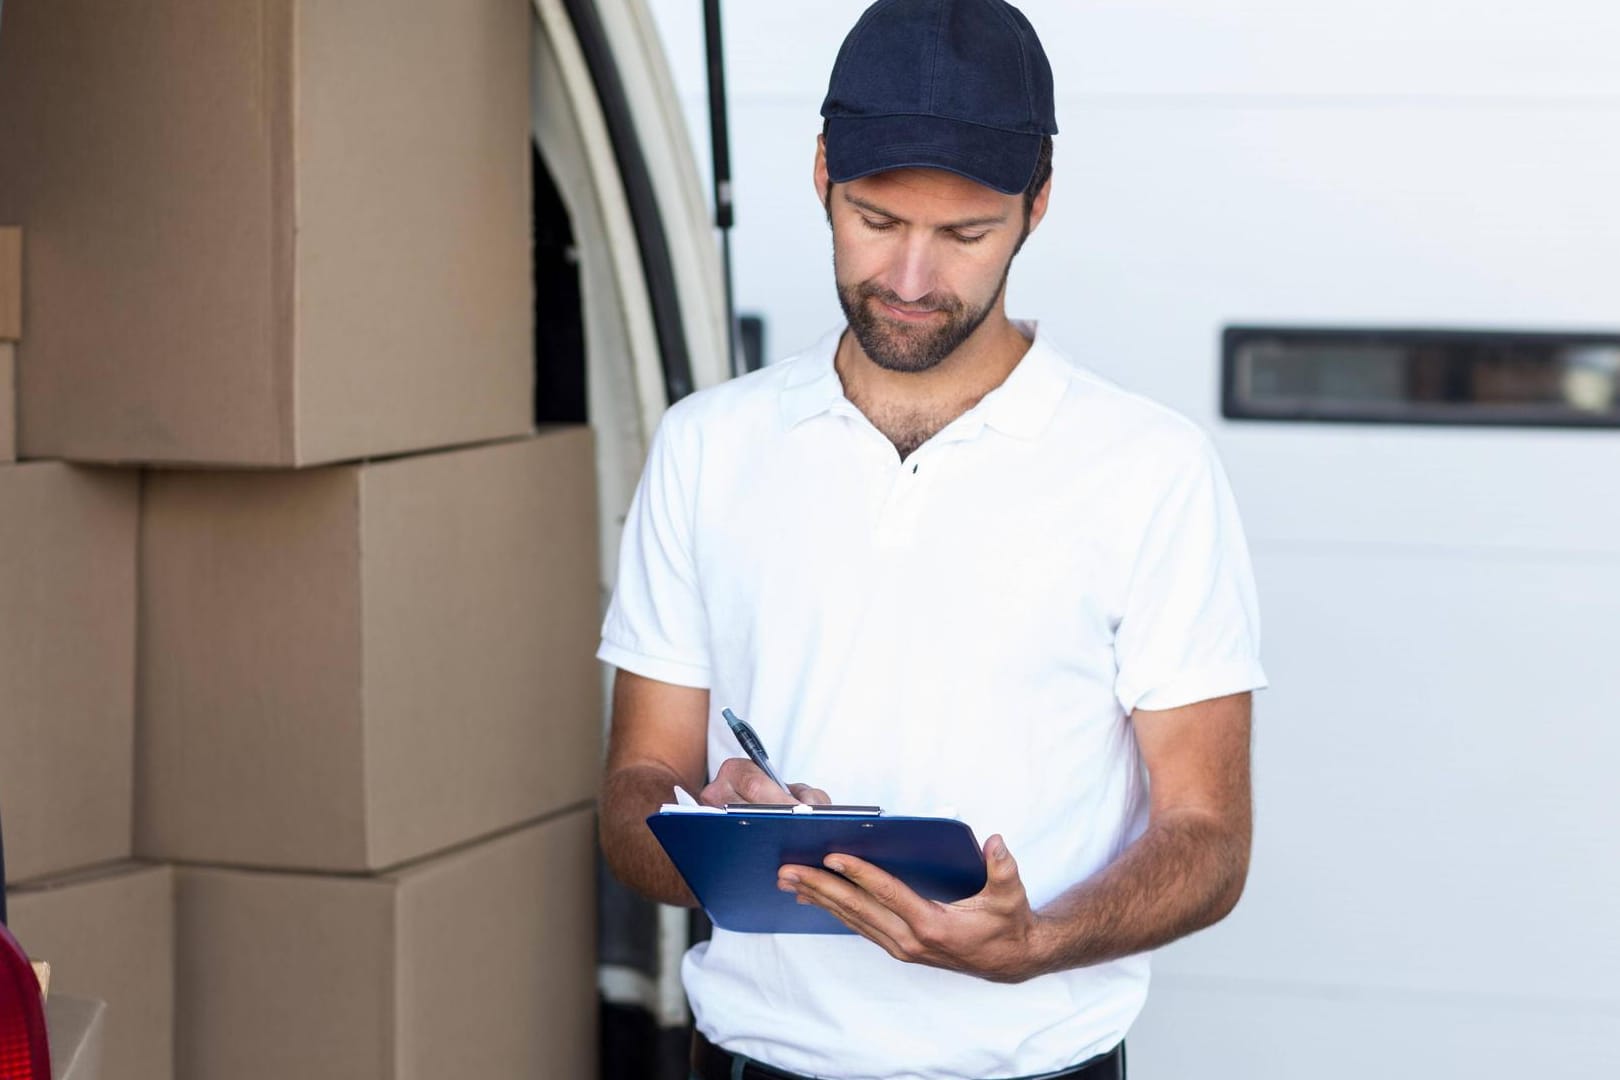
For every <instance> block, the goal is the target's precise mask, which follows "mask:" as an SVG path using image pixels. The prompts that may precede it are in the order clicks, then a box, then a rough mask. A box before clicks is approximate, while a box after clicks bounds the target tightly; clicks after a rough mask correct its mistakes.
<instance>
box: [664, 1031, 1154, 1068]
mask: <svg viewBox="0 0 1620 1080" xmlns="http://www.w3.org/2000/svg"><path fill="white" fill-rule="evenodd" d="M738 1061H741V1062H742V1063H743V1067H742V1072H741V1074H737V1073H734V1072H733V1071H732V1070H733V1069H735V1068H736V1066H737V1062H738ZM692 1075H693V1076H694V1077H696V1078H697V1080H737V1077H738V1076H739V1075H740V1076H741V1080H814V1078H813V1077H809V1076H804V1075H803V1074H801V1073H792V1072H787V1071H786V1070H784V1069H773V1068H772V1067H771V1066H769V1065H766V1064H764V1063H762V1062H758V1061H754V1060H753V1059H751V1058H744V1057H740V1056H739V1055H737V1054H733V1053H730V1052H729V1051H726V1050H722V1049H720V1048H719V1047H718V1046H716V1045H714V1043H712V1042H710V1041H709V1040H708V1039H705V1038H704V1037H703V1033H702V1032H701V1031H693V1032H692ZM1026 1080H1125V1044H1124V1043H1120V1044H1119V1045H1118V1046H1116V1047H1114V1048H1113V1049H1112V1050H1110V1051H1108V1053H1106V1054H1098V1055H1097V1056H1096V1057H1094V1058H1091V1059H1090V1060H1087V1061H1082V1062H1081V1063H1080V1064H1078V1065H1075V1066H1074V1067H1072V1068H1069V1069H1065V1070H1064V1071H1062V1072H1055V1073H1042V1074H1041V1075H1040V1076H1032V1077H1027V1078H1026Z"/></svg>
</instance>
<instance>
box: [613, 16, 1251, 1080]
mask: <svg viewBox="0 0 1620 1080" xmlns="http://www.w3.org/2000/svg"><path fill="white" fill-rule="evenodd" d="M822 115H823V117H824V118H825V125H824V133H823V135H822V136H821V137H820V138H819V139H818V141H817V143H816V146H815V159H814V160H815V163H814V169H813V182H814V186H815V195H816V198H817V199H818V200H819V201H820V203H821V205H822V208H823V209H824V211H825V213H826V215H827V218H828V220H829V223H830V225H831V230H832V243H833V255H834V259H833V269H834V274H833V276H834V285H835V286H836V288H837V292H838V298H839V301H840V303H841V304H842V306H843V311H844V315H845V324H844V325H842V326H840V327H838V328H837V329H836V330H835V331H834V332H832V333H830V334H829V335H828V336H827V337H826V338H824V339H823V340H822V341H820V342H819V343H817V344H816V345H814V346H813V347H811V348H810V349H808V350H806V351H805V352H803V353H801V354H799V355H797V356H795V357H793V358H791V359H789V360H787V361H785V362H783V363H780V364H776V365H773V366H770V367H767V368H766V369H764V370H763V371H759V372H756V373H754V374H751V375H748V376H746V377H743V378H740V379H737V380H734V381H732V382H730V383H727V384H724V385H722V386H718V387H715V388H713V389H710V390H706V391H703V392H701V393H697V394H694V395H692V396H691V397H688V398H686V399H685V400H683V401H681V402H680V403H678V404H677V405H675V406H674V407H673V408H671V409H670V410H669V412H668V413H667V415H666V416H665V417H664V420H663V423H662V425H661V426H660V428H659V431H658V433H657V436H656V438H655V439H654V442H653V446H652V449H651V452H650V455H649V458H648V461H647V465H646V471H645V473H644V474H643V477H642V480H641V484H640V487H639V489H638V491H637V494H636V497H635V499H634V502H633V503H632V506H631V509H630V515H629V519H628V521H627V522H626V528H625V534H624V546H623V551H622V556H621V562H620V571H619V580H618V588H617V591H616V593H615V595H614V598H613V602H612V605H611V607H610V610H609V612H608V615H607V619H606V622H605V625H604V628H603V633H602V645H601V650H600V652H599V654H598V655H599V656H600V657H601V658H602V659H604V660H605V661H607V662H608V663H611V664H613V665H614V666H615V667H616V668H617V669H618V672H617V677H616V682H615V687H614V694H613V718H612V735H611V739H610V748H609V754H608V763H607V775H606V779H605V783H604V788H603V792H602V843H603V847H604V849H605V852H606V856H607V858H608V861H609V863H610V865H611V866H612V868H613V870H614V872H615V873H616V874H617V875H618V876H619V877H621V878H622V879H623V880H624V881H625V882H626V883H628V884H629V885H631V886H632V887H634V888H636V889H638V890H639V891H641V892H642V893H644V894H646V895H648V896H650V897H654V898H656V899H658V900H662V901H665V902H667V903H672V904H691V903H692V902H693V899H692V896H691V894H690V892H689V891H688V889H687V888H686V886H685V884H684V883H683V881H682V879H681V877H680V875H679V874H678V873H677V872H676V871H675V870H674V868H673V867H672V865H671V863H670V862H669V860H668V859H667V857H666V856H665V855H664V853H663V850H662V849H661V848H660V846H659V844H658V843H657V841H656V840H655V839H654V837H653V836H652V834H651V833H650V831H649V830H648V828H647V826H646V824H645V820H644V819H645V818H646V816H647V815H648V814H649V813H652V812H654V811H656V810H657V808H658V807H659V805H660V804H662V803H665V802H668V801H670V800H671V798H672V794H671V792H672V789H673V788H674V787H675V786H676V785H680V786H682V787H684V788H686V789H687V790H689V791H693V792H697V793H699V798H700V800H701V801H703V802H705V803H710V804H716V805H719V804H723V803H726V802H770V801H786V800H789V799H798V800H803V801H809V802H825V801H827V799H828V797H829V793H831V794H832V795H835V796H837V797H838V798H839V799H840V800H842V801H846V802H861V803H876V804H879V805H882V806H884V807H885V808H888V809H890V810H902V811H911V812H920V813H949V814H954V815H956V816H959V817H960V818H961V819H962V820H963V821H965V822H967V823H968V824H969V825H970V826H972V827H973V828H974V829H975V830H976V833H977V835H979V836H981V837H986V838H987V839H986V840H985V843H984V857H985V860H986V865H987V868H988V884H987V885H986V886H985V888H984V890H983V891H982V892H981V893H979V894H978V895H975V896H972V897H970V898H968V899H966V900H962V901H960V902H958V903H949V904H947V903H938V902H935V901H930V900H925V899H923V898H921V897H919V896H918V895H917V894H915V893H913V892H912V891H911V890H910V889H908V888H906V887H905V886H904V885H903V884H901V883H900V882H898V881H897V880H895V879H894V878H891V877H889V876H888V875H887V874H885V873H884V872H883V871H881V870H879V869H878V868H876V867H874V866H871V865H868V864H866V863H863V862H862V861H860V860H858V859H855V858H852V857H849V856H842V855H836V854H835V855H833V856H830V857H829V858H828V859H827V860H826V862H825V864H824V865H821V866H785V867H783V868H782V869H781V871H780V872H779V878H778V885H779V887H780V888H782V889H783V890H786V891H789V892H791V893H794V894H796V896H797V897H798V898H800V899H801V900H803V901H805V902H807V903H811V904H816V905H819V906H820V907H822V908H825V909H826V910H827V911H829V912H831V913H832V914H833V915H834V916H836V917H837V918H838V919H840V920H842V921H843V922H844V923H845V924H846V925H847V926H848V927H849V928H851V929H853V930H854V931H855V934H853V935H788V934H742V933H730V932H727V931H725V930H716V932H715V934H714V936H713V939H712V940H710V941H708V942H705V943H702V944H699V945H697V946H696V947H695V948H693V949H692V950H691V951H690V952H689V953H688V954H687V956H686V959H685V962H684V966H683V976H684V981H685V986H686V990H687V994H688V997H689V999H690V1002H691V1005H692V1009H693V1014H694V1018H695V1025H696V1029H697V1032H698V1035H697V1039H696V1045H695V1047H694V1051H693V1054H694V1057H693V1067H694V1075H696V1076H700V1077H703V1078H705V1080H710V1078H712V1080H720V1078H727V1080H734V1078H736V1077H739V1076H740V1077H836V1078H856V1077H860V1078H906V1080H964V1078H969V1077H973V1078H981V1077H1034V1076H1039V1077H1088V1078H1103V1077H1107V1078H1114V1077H1120V1076H1123V1075H1124V1057H1123V1040H1124V1038H1125V1034H1126V1031H1127V1029H1128V1028H1129V1027H1130V1025H1131V1022H1132V1020H1133V1019H1134V1018H1135V1017H1136V1016H1137V1014H1138V1012H1139V1011H1140V1010H1141V1008H1142V1005H1143V1001H1144V999H1145V996H1146V993H1147V985H1148V956H1147V954H1148V952H1149V950H1151V949H1154V948H1156V947H1157V946H1160V945H1163V944H1165V943H1166V942H1169V941H1172V940H1174V939H1176V938H1178V937H1181V936H1182V935H1185V934H1188V933H1191V932H1192V931H1195V930H1198V929H1200V928H1201V927H1205V926H1208V925H1210V924H1211V923H1213V922H1215V921H1216V920H1218V919H1220V918H1222V917H1223V916H1225V915H1226V913H1227V912H1229V911H1230V910H1231V909H1232V906H1233V904H1235V903H1236V901H1237V898H1238V895H1239V893H1240V892H1241V891H1242V888H1243V882H1244V877H1245V874H1246V872H1247V867H1248V858H1249V836H1250V795H1249V786H1250V785H1249V726H1250V691H1252V690H1254V689H1256V688H1258V687H1261V686H1263V685H1264V680H1265V676H1264V675H1263V673H1262V671H1261V668H1260V665H1259V662H1258V658H1257V649H1258V644H1259V622H1258V615H1257V612H1256V605H1255V594H1254V585H1253V582H1252V577H1251V572H1250V566H1249V558H1248V554H1247V551H1246V548H1245V542H1244V538H1243V533H1242V528H1241V526H1240V524H1239V521H1238V517H1237V513H1236V510H1235V508H1234V505H1233V501H1232V497H1231V494H1230V492H1229V490H1228V486H1227V482H1226V479H1225V476H1224V474H1223V473H1222V470H1221V467H1220V464H1219V462H1218V461H1217V459H1216V457H1215V454H1214V453H1213V451H1212V450H1211V447H1210V445H1209V442H1208V440H1207V439H1206V437H1205V436H1204V435H1203V434H1202V433H1201V432H1200V431H1199V430H1198V429H1197V428H1196V427H1194V426H1193V425H1192V424H1191V423H1189V422H1188V421H1186V420H1184V419H1182V418H1181V417H1179V416H1177V415H1176V414H1174V413H1172V412H1170V411H1169V410H1167V409H1164V408H1162V407H1160V406H1158V405H1155V404H1153V403H1151V402H1149V401H1146V400H1144V399H1143V398H1141V397H1138V396H1136V395H1135V394H1132V393H1129V392H1126V391H1124V390H1121V389H1119V388H1117V387H1115V386H1114V385H1112V384H1110V383H1108V382H1106V381H1104V380H1103V379H1101V378H1099V377H1098V376H1096V375H1094V374H1092V373H1090V372H1088V371H1087V370H1085V369H1084V368H1082V367H1080V366H1078V365H1076V364H1074V363H1072V362H1071V361H1069V360H1068V359H1067V358H1065V357H1064V356H1063V355H1061V354H1060V353H1059V352H1058V351H1057V349H1056V348H1055V347H1054V346H1053V345H1052V344H1050V343H1049V342H1048V341H1047V340H1046V339H1045V338H1044V337H1043V336H1042V335H1041V333H1040V331H1039V330H1038V328H1037V326H1036V324H1035V323H1034V322H1021V321H1014V320H1011V319H1009V318H1008V316H1007V313H1006V295H1005V293H1006V285H1007V273H1008V268H1009V267H1010V266H1011V264H1012V261H1013V258H1014V256H1015V254H1016V253H1017V251H1018V250H1019V248H1020V246H1021V245H1022V244H1023V243H1024V242H1025V240H1026V239H1028V238H1029V236H1030V235H1031V234H1032V233H1034V232H1035V230H1036V229H1038V228H1039V226H1040V224H1041V220H1042V218H1043V217H1044V216H1045V214H1046V210H1047V206H1048V203H1049V200H1050V199H1051V198H1052V182H1051V172H1052V169H1051V158H1052V150H1051V148H1052V136H1053V135H1054V134H1055V133H1056V131H1057V124H1056V122H1055V118H1054V109H1053V93H1052V75H1051V69H1050V67H1049V66H1048V63H1047V59H1046V56H1045V54H1044V52H1043V50H1042V48H1041V43H1040V41H1039V40H1038V39H1037V37H1036V35H1035V32H1034V30H1033V29H1032V28H1031V26H1030V24H1029V23H1028V21H1027V20H1026V19H1025V18H1024V16H1023V15H1022V14H1021V13H1020V12H1019V11H1018V10H1017V9H1016V8H1014V7H1012V6H1011V5H1010V4H1007V3H1004V2H1002V0H880V2H879V3H876V4H873V5H872V6H871V8H869V9H868V10H867V11H866V13H865V14H864V15H863V16H862V17H861V19H860V21H859V22H858V23H857V24H856V25H855V27H854V29H853V30H851V31H850V33H849V36H848V38H847V39H846V40H845V42H844V45H843V47H842V49H841V51H840V52H839V54H838V58H837V61H836V63H835V64H834V66H833V70H832V78H831V82H830V86H829V89H828V93H827V97H826V101H825V103H824V105H823V106H822ZM1075 303H1076V304H1079V305H1083V304H1084V303H1085V297H1084V296H1076V297H1075ZM728 706H729V707H731V708H733V709H735V710H736V711H737V712H738V713H740V714H741V715H742V716H743V717H745V718H747V719H748V720H749V721H750V722H751V723H752V724H753V726H754V728H755V729H757V731H758V732H759V735H760V738H761V740H762V741H763V742H764V744H765V745H766V746H767V747H769V751H770V754H771V757H772V759H773V760H774V761H775V762H776V764H777V765H778V766H779V767H780V768H781V769H782V770H783V774H784V779H786V780H788V781H789V782H790V786H791V788H792V790H791V791H784V790H782V789H781V788H779V787H778V786H777V785H776V784H775V783H774V782H772V781H771V780H770V779H769V778H767V776H766V775H765V774H764V773H763V772H762V771H761V770H760V769H759V768H758V767H756V766H755V765H754V764H752V763H751V762H749V761H748V760H747V759H746V758H743V757H742V755H741V754H740V752H739V750H738V746H737V743H736V741H735V740H734V739H733V738H732V735H731V733H730V731H729V730H728V728H727V726H726V724H725V722H724V721H723V720H722V718H721V716H720V710H721V709H722V708H725V707H728Z"/></svg>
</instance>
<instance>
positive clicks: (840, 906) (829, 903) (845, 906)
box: [777, 860, 918, 961]
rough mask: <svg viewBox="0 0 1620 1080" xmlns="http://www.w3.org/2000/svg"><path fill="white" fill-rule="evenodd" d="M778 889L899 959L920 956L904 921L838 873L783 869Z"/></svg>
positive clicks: (912, 958)
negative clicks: (814, 907) (832, 918)
mask: <svg viewBox="0 0 1620 1080" xmlns="http://www.w3.org/2000/svg"><path fill="white" fill-rule="evenodd" d="M852 861H857V862H858V861H859V860H852ZM777 888H779V889H781V890H782V891H783V892H791V893H796V894H797V895H798V898H799V903H801V904H804V903H810V904H814V905H815V906H817V907H819V908H821V909H822V910H824V911H826V912H827V913H828V914H830V915H832V916H833V917H834V918H835V919H837V920H838V921H839V922H841V923H843V924H844V925H845V926H847V927H849V928H850V929H851V930H853V931H855V932H856V933H857V934H859V935H861V936H862V937H864V938H866V939H867V940H869V941H871V942H873V943H875V944H876V945H877V946H878V947H879V948H881V949H883V951H884V952H886V953H888V954H889V955H890V956H892V957H894V958H895V959H896V960H908V961H909V960H914V959H916V957H917V955H918V945H917V939H916V936H915V935H914V934H913V933H912V932H911V928H910V927H909V926H907V925H906V921H905V920H904V919H902V918H901V917H900V916H899V915H898V914H896V913H895V912H893V911H890V910H889V909H888V908H886V907H884V906H883V905H882V904H881V903H879V902H877V901H876V899H875V898H874V897H872V896H870V895H869V894H867V893H865V892H864V891H863V890H862V889H861V888H860V887H859V886H857V885H853V884H851V883H850V882H849V881H845V880H843V879H842V878H840V877H838V876H837V875H836V874H829V873H826V872H825V871H821V870H817V869H815V868H813V867H808V866H784V867H782V868H781V870H780V871H779V872H778V877H777Z"/></svg>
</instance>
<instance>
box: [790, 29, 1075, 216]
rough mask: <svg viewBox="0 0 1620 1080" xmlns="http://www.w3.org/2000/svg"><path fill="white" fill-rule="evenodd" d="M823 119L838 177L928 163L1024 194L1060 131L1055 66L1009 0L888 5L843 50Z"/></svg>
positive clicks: (832, 172)
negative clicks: (1050, 138) (1044, 144)
mask: <svg viewBox="0 0 1620 1080" xmlns="http://www.w3.org/2000/svg"><path fill="white" fill-rule="evenodd" d="M821 115H822V116H824V117H826V119H827V174H828V175H829V176H830V177H831V178H832V180H833V181H834V182H835V183H843V182H845V181H848V180H855V179H858V178H860V177H862V176H870V175H871V174H873V173H877V172H883V171H884V170H886V169H903V168H908V167H917V166H920V167H924V168H931V169H947V170H949V171H951V172H954V173H958V174H960V175H962V176H965V177H967V178H968V179H969V180H974V181H977V182H978V183H981V184H984V185H985V186H986V187H991V188H995V189H996V190H997V191H1000V192H1002V193H1003V194H1006V195H1016V194H1019V193H1020V192H1022V191H1023V190H1024V189H1025V188H1027V187H1028V186H1029V182H1030V180H1031V178H1033V177H1034V175H1035V164H1036V159H1037V158H1038V157H1039V156H1040V149H1041V137H1042V136H1045V135H1056V134H1057V117H1056V115H1055V113H1054V109H1053V106H1052V67H1051V65H1050V64H1049V63H1047V60H1046V52H1045V50H1043V49H1042V48H1041V42H1040V39H1039V38H1037V37H1036V36H1035V28H1034V27H1032V26H1030V24H1029V20H1028V19H1026V18H1024V14H1023V12H1021V11H1019V10H1018V9H1017V8H1015V7H1013V6H1012V5H1011V4H1009V3H1006V2H1005V0H878V2H877V3H875V4H873V5H872V6H871V7H869V8H867V9H866V13H865V14H863V15H862V16H861V19H860V21H859V22H857V23H856V24H855V28H854V29H853V30H851V31H850V32H849V36H848V37H846V38H845V39H844V44H843V47H842V48H840V49H839V50H838V59H837V60H836V61H835V62H834V63H833V70H832V79H831V80H830V82H829V83H828V86H827V99H826V100H825V101H824V102H822V104H821Z"/></svg>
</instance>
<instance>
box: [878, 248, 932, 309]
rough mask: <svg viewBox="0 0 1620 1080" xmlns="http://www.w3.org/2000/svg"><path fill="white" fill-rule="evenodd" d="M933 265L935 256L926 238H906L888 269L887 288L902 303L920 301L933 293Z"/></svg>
mask: <svg viewBox="0 0 1620 1080" xmlns="http://www.w3.org/2000/svg"><path fill="white" fill-rule="evenodd" d="M934 263H935V255H934V251H933V250H932V245H931V243H930V238H929V237H928V236H926V235H914V236H909V237H907V238H906V242H905V244H904V245H903V246H902V247H901V248H900V250H899V251H898V252H897V253H896V259H895V264H894V266H893V267H892V268H891V269H890V278H889V288H890V289H892V290H894V293H895V295H896V296H898V297H900V299H901V301H902V302H904V303H907V304H909V303H913V302H915V301H917V300H921V299H922V298H923V297H925V296H927V295H928V294H929V293H931V292H933V291H934V274H935V269H936V268H935V265H934Z"/></svg>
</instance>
